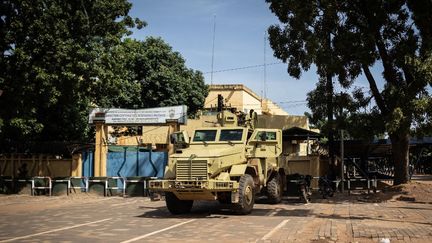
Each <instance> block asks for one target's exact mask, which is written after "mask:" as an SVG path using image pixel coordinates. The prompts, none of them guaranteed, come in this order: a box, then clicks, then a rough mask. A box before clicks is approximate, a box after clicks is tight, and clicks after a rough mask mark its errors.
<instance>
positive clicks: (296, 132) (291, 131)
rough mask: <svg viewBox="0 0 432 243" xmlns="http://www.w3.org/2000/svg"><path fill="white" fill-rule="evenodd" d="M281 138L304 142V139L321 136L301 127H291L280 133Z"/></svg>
mask: <svg viewBox="0 0 432 243" xmlns="http://www.w3.org/2000/svg"><path fill="white" fill-rule="evenodd" d="M282 136H283V137H284V138H291V139H296V140H306V139H312V138H320V137H322V136H321V134H319V133H316V132H314V131H311V130H307V129H304V128H301V127H291V128H288V129H284V130H283V131H282Z"/></svg>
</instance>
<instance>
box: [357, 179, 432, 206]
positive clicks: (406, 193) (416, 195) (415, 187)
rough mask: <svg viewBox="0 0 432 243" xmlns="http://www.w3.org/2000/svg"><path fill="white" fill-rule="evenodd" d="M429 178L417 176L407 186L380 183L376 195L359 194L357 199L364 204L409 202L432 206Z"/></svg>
mask: <svg viewBox="0 0 432 243" xmlns="http://www.w3.org/2000/svg"><path fill="white" fill-rule="evenodd" d="M430 177H431V176H417V179H416V180H413V181H411V182H409V183H407V184H402V185H397V186H391V185H388V184H385V183H381V184H380V185H379V186H378V187H379V189H381V190H379V191H378V192H377V193H370V194H366V193H365V192H363V193H360V194H359V195H358V196H357V198H358V200H359V201H365V202H386V201H410V202H416V203H427V204H432V180H430Z"/></svg>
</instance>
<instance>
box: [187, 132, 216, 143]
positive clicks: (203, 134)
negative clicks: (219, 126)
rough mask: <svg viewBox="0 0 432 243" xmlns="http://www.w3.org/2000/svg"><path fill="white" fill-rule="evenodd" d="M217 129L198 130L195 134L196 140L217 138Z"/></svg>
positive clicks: (204, 140)
mask: <svg viewBox="0 0 432 243" xmlns="http://www.w3.org/2000/svg"><path fill="white" fill-rule="evenodd" d="M216 132H217V130H196V131H195V134H194V138H193V141H194V142H209V141H210V142H212V141H215V139H216Z"/></svg>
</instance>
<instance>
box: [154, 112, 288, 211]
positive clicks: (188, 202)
mask: <svg viewBox="0 0 432 243" xmlns="http://www.w3.org/2000/svg"><path fill="white" fill-rule="evenodd" d="M237 119H238V117H237V116H236V115H234V114H233V113H231V112H228V111H222V112H221V113H219V115H218V120H219V123H220V125H221V126H219V127H205V128H200V129H197V130H195V131H194V132H193V134H191V137H190V141H188V136H187V135H186V134H185V133H181V132H180V133H177V134H174V136H175V138H174V139H173V140H174V141H173V142H174V143H175V144H176V147H177V149H176V153H174V154H172V155H171V156H170V158H169V162H168V165H167V167H166V168H165V176H164V179H163V180H152V181H149V189H150V190H152V191H163V192H165V198H166V205H167V207H168V210H169V211H170V212H171V213H172V214H182V213H187V212H189V211H190V210H191V208H192V205H193V201H194V200H218V201H219V202H221V203H223V204H231V205H232V208H233V209H234V210H235V211H236V212H237V213H240V214H248V213H250V212H251V211H252V209H253V206H254V202H255V197H256V194H258V193H264V194H266V195H267V197H268V200H269V201H270V202H271V203H278V202H280V200H281V196H282V192H283V189H284V185H285V173H284V170H283V169H282V168H280V166H279V164H278V157H279V155H280V154H281V152H282V131H281V130H279V129H253V128H254V124H255V122H254V121H256V113H255V114H254V113H251V114H250V115H248V116H247V118H246V119H244V120H246V122H244V123H245V125H244V126H238V120H237Z"/></svg>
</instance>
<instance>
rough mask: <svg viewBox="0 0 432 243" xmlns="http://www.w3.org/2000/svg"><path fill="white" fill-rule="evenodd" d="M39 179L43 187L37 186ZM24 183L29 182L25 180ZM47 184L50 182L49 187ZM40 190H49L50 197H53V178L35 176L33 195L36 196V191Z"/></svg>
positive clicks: (32, 188) (32, 186)
mask: <svg viewBox="0 0 432 243" xmlns="http://www.w3.org/2000/svg"><path fill="white" fill-rule="evenodd" d="M37 179H41V180H42V181H43V184H44V185H42V186H36V183H35V181H36V180H37ZM18 181H20V180H18ZM24 181H27V180H24ZM47 182H48V186H46V183H47ZM38 189H40V190H47V189H48V192H49V196H51V194H52V180H51V177H49V176H35V177H32V179H31V195H32V196H34V195H35V191H36V190H38Z"/></svg>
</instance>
